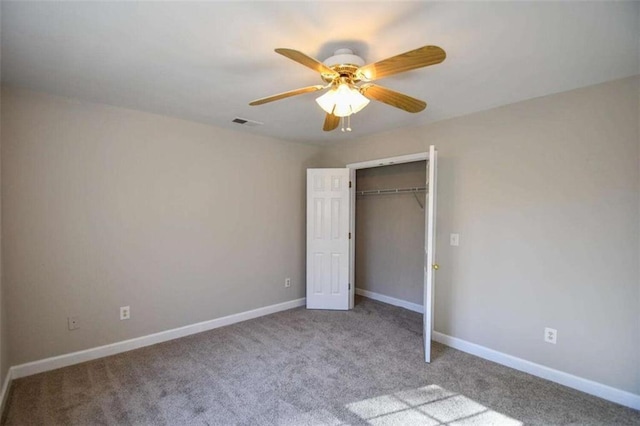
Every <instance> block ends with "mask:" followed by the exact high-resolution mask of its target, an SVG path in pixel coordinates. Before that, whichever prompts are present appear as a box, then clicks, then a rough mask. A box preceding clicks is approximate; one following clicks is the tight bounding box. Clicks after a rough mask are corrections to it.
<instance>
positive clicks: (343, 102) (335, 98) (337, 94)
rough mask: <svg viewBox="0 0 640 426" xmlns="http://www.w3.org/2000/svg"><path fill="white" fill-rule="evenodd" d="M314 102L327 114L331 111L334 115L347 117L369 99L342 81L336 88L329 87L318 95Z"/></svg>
mask: <svg viewBox="0 0 640 426" xmlns="http://www.w3.org/2000/svg"><path fill="white" fill-rule="evenodd" d="M316 102H317V103H318V105H320V108H322V109H323V110H325V112H326V113H327V114H331V113H333V115H335V116H336V117H347V116H349V115H351V114H355V113H356V112H358V111H360V110H361V109H362V108H364V107H366V106H367V104H368V103H369V99H367V98H365V97H364V96H362V94H361V93H360V92H359V91H358V90H356V89H354V88H352V87H349V85H348V84H344V83H343V84H341V85H339V86H338V88H336V89H331V90H329V91H328V92H327V93H325V94H324V95H322V96H320V97H319V98H318V99H316Z"/></svg>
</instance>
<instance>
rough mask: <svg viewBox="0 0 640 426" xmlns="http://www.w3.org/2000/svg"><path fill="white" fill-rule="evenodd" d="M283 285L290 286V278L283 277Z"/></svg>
mask: <svg viewBox="0 0 640 426" xmlns="http://www.w3.org/2000/svg"><path fill="white" fill-rule="evenodd" d="M284 286H285V287H291V278H285V279H284Z"/></svg>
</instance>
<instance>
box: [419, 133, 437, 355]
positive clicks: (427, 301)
mask: <svg viewBox="0 0 640 426" xmlns="http://www.w3.org/2000/svg"><path fill="white" fill-rule="evenodd" d="M437 176H438V151H436V149H435V147H434V146H433V145H431V146H430V147H429V172H428V180H427V190H428V191H429V197H428V206H427V215H426V226H425V234H426V235H425V237H424V242H425V245H424V250H425V262H424V305H423V306H424V315H423V320H424V331H423V336H424V360H425V361H426V362H431V331H432V330H433V291H434V285H435V278H436V277H435V273H436V270H437V269H438V264H437V263H436V195H437V185H436V183H437Z"/></svg>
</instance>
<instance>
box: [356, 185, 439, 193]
mask: <svg viewBox="0 0 640 426" xmlns="http://www.w3.org/2000/svg"><path fill="white" fill-rule="evenodd" d="M425 191H427V187H426V186H415V187H412V188H392V189H370V190H368V191H356V195H383V194H410V193H416V192H425Z"/></svg>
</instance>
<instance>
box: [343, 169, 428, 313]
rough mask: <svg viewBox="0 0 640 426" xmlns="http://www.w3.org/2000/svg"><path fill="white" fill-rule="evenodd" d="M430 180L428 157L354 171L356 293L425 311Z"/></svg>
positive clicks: (410, 308) (406, 307) (412, 309)
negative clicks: (425, 248) (426, 241)
mask: <svg viewBox="0 0 640 426" xmlns="http://www.w3.org/2000/svg"><path fill="white" fill-rule="evenodd" d="M426 179H427V161H426V160H422V161H414V162H409V163H402V164H392V165H385V166H380V167H371V168H363V169H359V170H356V180H355V182H356V186H355V216H356V218H355V276H354V284H355V293H356V295H360V296H365V297H368V298H370V299H374V300H378V301H381V302H385V303H389V304H391V305H396V306H400V307H403V308H405V309H409V310H411V311H415V312H420V313H422V312H423V308H422V304H423V299H424V255H423V253H424V246H425V232H424V231H425V205H426V203H427V202H428V199H427V197H426V193H427V187H426ZM356 304H357V301H356Z"/></svg>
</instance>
